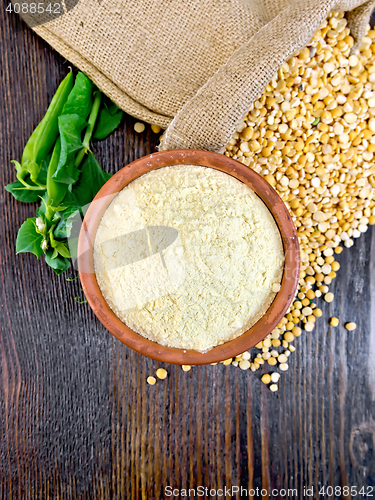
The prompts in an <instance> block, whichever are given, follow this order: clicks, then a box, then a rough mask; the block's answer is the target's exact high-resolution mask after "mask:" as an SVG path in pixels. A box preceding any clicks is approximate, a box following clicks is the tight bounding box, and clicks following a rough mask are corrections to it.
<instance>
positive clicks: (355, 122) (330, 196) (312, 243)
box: [185, 13, 375, 391]
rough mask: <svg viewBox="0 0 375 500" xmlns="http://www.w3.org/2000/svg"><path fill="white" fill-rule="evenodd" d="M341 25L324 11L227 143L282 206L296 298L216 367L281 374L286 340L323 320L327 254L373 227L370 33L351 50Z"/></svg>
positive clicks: (374, 99)
mask: <svg viewBox="0 0 375 500" xmlns="http://www.w3.org/2000/svg"><path fill="white" fill-rule="evenodd" d="M346 24H347V23H346V19H345V18H344V14H342V13H335V14H332V15H330V16H329V18H328V19H327V21H326V22H325V23H324V24H323V26H321V28H320V29H319V30H318V31H317V33H316V34H315V36H314V37H313V39H312V40H311V42H310V44H309V45H308V46H307V47H306V48H304V49H302V50H301V51H300V52H299V53H298V54H297V55H296V56H294V57H291V58H290V59H289V60H288V61H287V62H286V63H285V64H283V65H282V67H281V68H280V69H279V71H278V72H277V74H276V75H275V77H274V78H273V79H272V81H271V82H270V83H269V85H268V86H267V87H266V89H265V90H264V92H263V93H262V95H261V96H260V98H259V99H258V100H257V101H255V103H254V104H253V106H252V108H251V110H250V111H249V113H248V115H247V116H246V118H245V119H244V121H243V123H242V124H241V125H240V127H239V128H238V130H237V132H236V133H235V134H234V136H233V137H232V139H231V140H230V141H229V144H228V145H227V148H226V151H225V155H226V156H229V157H231V158H234V159H236V160H238V161H240V162H241V163H244V164H245V165H247V166H248V167H250V168H252V169H253V170H255V171H256V172H258V173H259V174H260V175H262V176H263V177H264V178H265V179H266V180H267V182H268V183H269V184H270V185H271V186H272V187H273V188H274V189H275V190H276V191H277V193H278V194H279V195H280V197H281V198H282V199H283V201H284V203H285V204H286V206H287V207H288V209H289V211H290V214H291V216H292V219H293V221H294V223H295V226H296V229H297V234H298V238H299V243H300V249H301V272H300V281H299V288H298V291H297V295H296V300H295V301H294V302H293V303H292V305H291V307H290V308H289V310H288V312H287V314H286V315H285V317H284V318H283V319H282V321H281V322H280V323H279V325H278V326H277V328H275V329H274V330H273V331H272V332H271V333H270V335H268V337H266V338H265V339H264V340H263V341H262V342H260V343H259V344H257V346H256V347H257V353H256V354H255V355H254V356H253V358H252V356H251V354H250V353H249V352H245V353H243V354H241V355H239V356H236V358H233V359H228V360H225V361H223V362H222V363H223V364H224V365H230V364H232V365H235V366H239V367H240V368H241V369H243V370H247V369H250V370H252V371H256V370H258V369H259V368H260V367H261V366H262V365H264V364H265V363H268V364H269V365H270V366H272V367H276V366H277V367H278V369H279V370H281V371H286V370H287V369H288V364H287V361H288V357H289V355H290V354H291V352H293V351H294V350H295V347H294V346H293V341H294V339H295V338H296V337H299V336H300V335H301V333H302V329H303V330H306V331H308V332H311V331H312V330H313V329H314V326H315V322H316V319H317V318H319V317H320V316H322V311H321V310H320V309H319V308H318V307H317V305H316V304H315V302H314V299H315V297H321V296H323V298H324V300H326V301H327V302H332V300H333V298H334V296H333V293H331V292H329V285H330V284H331V282H332V280H333V279H334V278H335V277H336V272H337V271H338V270H339V268H340V265H339V263H338V262H336V261H335V254H336V255H337V254H340V253H341V251H342V250H343V247H342V246H341V245H344V246H345V247H347V248H350V247H351V246H352V245H353V239H354V238H358V237H359V236H360V235H361V233H364V232H366V231H367V229H368V225H373V224H375V164H374V153H375V31H374V30H369V31H368V33H367V35H366V37H365V38H364V39H363V41H362V44H361V47H360V50H359V52H358V54H357V55H354V54H351V48H352V46H353V42H354V40H353V38H352V37H351V36H350V32H349V29H348V28H347V27H346ZM338 323H339V320H338V319H337V318H332V319H331V321H330V324H331V325H332V326H337V325H338ZM298 325H300V326H298ZM355 327H356V325H355V323H347V324H346V328H347V329H348V330H349V331H352V330H354V329H355ZM280 350H281V352H280ZM185 371H186V370H185ZM278 380H279V374H278V373H276V372H274V373H271V374H265V375H263V376H262V381H263V382H264V383H265V384H270V385H269V388H270V390H272V391H277V389H278V386H277V382H278Z"/></svg>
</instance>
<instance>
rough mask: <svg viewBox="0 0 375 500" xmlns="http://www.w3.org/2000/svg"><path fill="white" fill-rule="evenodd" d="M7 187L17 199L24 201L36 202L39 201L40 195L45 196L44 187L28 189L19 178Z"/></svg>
mask: <svg viewBox="0 0 375 500" xmlns="http://www.w3.org/2000/svg"><path fill="white" fill-rule="evenodd" d="M5 189H6V190H7V191H8V193H11V194H12V195H13V196H14V197H15V199H16V200H17V201H22V202H23V203H35V202H36V201H39V198H40V196H43V194H44V192H45V191H44V190H43V189H41V190H40V191H34V190H30V189H27V187H25V186H24V185H23V184H22V182H20V181H18V180H17V181H15V182H12V183H11V184H8V185H7V186H5Z"/></svg>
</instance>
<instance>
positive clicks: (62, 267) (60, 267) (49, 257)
mask: <svg viewBox="0 0 375 500" xmlns="http://www.w3.org/2000/svg"><path fill="white" fill-rule="evenodd" d="M53 254H54V251H53V250H52V248H50V249H49V250H47V252H46V254H45V259H46V263H47V264H48V265H49V266H50V267H52V269H53V270H54V271H55V273H56V274H61V273H64V272H65V271H67V270H68V269H69V267H70V260H69V259H67V258H65V257H58V256H57V257H56V256H55V257H53Z"/></svg>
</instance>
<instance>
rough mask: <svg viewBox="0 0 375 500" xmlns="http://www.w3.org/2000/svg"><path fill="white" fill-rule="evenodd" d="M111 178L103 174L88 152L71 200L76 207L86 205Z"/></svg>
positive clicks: (95, 160)
mask: <svg viewBox="0 0 375 500" xmlns="http://www.w3.org/2000/svg"><path fill="white" fill-rule="evenodd" d="M111 177H112V174H107V173H106V172H104V171H103V169H102V167H101V166H100V164H99V162H98V160H97V159H96V158H95V156H94V155H93V154H92V153H91V152H89V153H88V155H87V158H86V159H85V161H84V163H83V165H82V172H81V175H80V177H79V179H78V182H77V183H76V184H75V185H74V186H73V188H72V193H71V194H72V197H71V200H72V201H73V200H75V202H76V205H79V206H81V207H83V206H84V205H88V204H89V203H91V202H92V200H93V199H94V198H95V196H96V194H97V193H98V191H99V190H100V189H101V188H102V187H103V186H104V184H105V183H106V182H107V181H108V179H110V178H111ZM64 201H65V200H64Z"/></svg>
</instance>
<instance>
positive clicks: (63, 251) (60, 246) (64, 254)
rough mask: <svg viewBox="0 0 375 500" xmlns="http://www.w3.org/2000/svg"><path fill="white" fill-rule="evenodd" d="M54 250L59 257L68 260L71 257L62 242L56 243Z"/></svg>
mask: <svg viewBox="0 0 375 500" xmlns="http://www.w3.org/2000/svg"><path fill="white" fill-rule="evenodd" d="M55 250H57V251H58V253H59V254H60V255H61V257H66V258H67V259H70V257H71V255H70V252H69V248H68V247H67V246H66V245H65V244H64V243H62V242H58V243H57V245H56V247H55Z"/></svg>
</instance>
